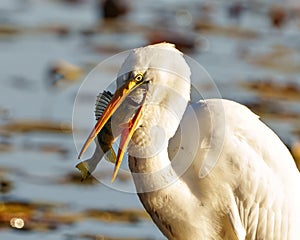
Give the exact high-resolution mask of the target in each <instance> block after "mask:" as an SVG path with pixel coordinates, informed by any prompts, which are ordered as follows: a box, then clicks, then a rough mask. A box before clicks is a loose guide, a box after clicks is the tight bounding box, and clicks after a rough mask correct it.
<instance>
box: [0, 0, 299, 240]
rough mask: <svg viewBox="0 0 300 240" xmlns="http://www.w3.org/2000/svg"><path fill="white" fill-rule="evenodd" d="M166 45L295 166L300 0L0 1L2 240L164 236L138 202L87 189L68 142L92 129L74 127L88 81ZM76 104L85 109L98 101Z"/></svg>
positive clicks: (95, 185) (89, 98) (89, 97)
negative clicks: (100, 69) (121, 60)
mask: <svg viewBox="0 0 300 240" xmlns="http://www.w3.org/2000/svg"><path fill="white" fill-rule="evenodd" d="M162 41H167V42H172V43H174V44H175V45H176V46H177V47H178V48H179V49H180V50H181V51H183V52H184V53H185V54H187V55H188V56H190V57H192V58H193V59H195V60H196V61H197V62H199V63H200V64H201V65H202V66H203V67H204V68H205V69H206V70H207V71H208V73H209V74H210V75H211V77H212V79H213V80H214V83H215V84H216V85H217V87H218V89H219V91H220V93H221V95H222V97H223V98H227V99H232V100H235V101H238V102H241V103H243V104H245V105H247V106H248V107H249V108H251V109H252V110H253V111H254V112H255V113H256V114H258V115H259V116H260V117H261V119H262V120H263V121H264V122H265V123H266V124H267V125H269V126H270V127H271V128H272V129H273V130H274V131H275V132H276V133H277V134H278V135H279V136H280V137H281V139H282V140H283V141H284V142H285V144H286V145H287V146H288V148H289V149H290V150H291V152H292V153H293V155H294V158H295V160H296V161H299V162H300V142H299V140H300V104H299V103H300V3H299V1H298V0H290V1H289V0H285V1H284V0H282V1H279V0H277V1H275V0H274V1H271V0H268V1H267V0H244V1H228V0H226V1H225V0H224V1H220V0H218V1H211V0H206V1H204V0H187V1H171V0H156V1H146V0H98V1H97V0H1V1H0V63H1V66H2V67H1V71H0V238H1V239H11V240H14V239H23V240H24V239H25V240H26V239H30V240H35V239H41V238H43V239H44V240H46V239H49V240H50V239H51V240H55V239H164V237H163V236H162V235H161V233H160V232H159V231H158V230H157V229H156V227H155V226H154V224H153V223H152V222H151V220H150V219H149V217H148V216H147V214H146V213H145V212H144V210H143V208H142V206H141V204H140V203H139V200H138V198H137V196H136V195H135V194H129V193H124V192H119V191H116V190H112V189H110V188H108V187H106V186H104V185H103V184H101V183H99V182H98V181H96V180H95V179H93V178H89V179H88V180H86V181H83V182H82V181H81V177H80V174H79V172H78V171H77V169H75V165H76V163H77V162H78V161H77V160H76V159H77V151H76V148H75V144H74V141H73V137H72V131H79V132H80V131H82V132H84V133H85V134H86V133H87V131H88V130H89V129H91V127H92V126H90V124H88V123H87V122H85V121H84V120H85V119H84V116H82V121H81V123H82V125H80V126H76V129H75V128H74V129H73V130H72V110H73V104H74V100H75V97H76V94H77V91H78V89H79V87H80V84H81V83H82V81H83V80H84V78H85V77H86V75H87V73H88V72H89V71H90V70H91V69H93V67H94V66H96V65H97V64H98V63H99V62H101V61H103V60H104V59H107V58H108V57H110V56H112V55H114V54H117V53H119V52H122V51H124V50H128V49H131V48H136V47H140V46H144V45H148V44H152V43H157V42H162ZM111 68H114V66H108V67H107V73H108V74H109V73H111V72H112V71H111ZM111 74H112V73H111ZM99 79H100V80H101V76H99ZM197 84H199V85H201V86H200V87H201V89H204V91H206V92H207V93H208V95H209V92H210V91H212V90H213V86H212V85H211V84H209V83H206V82H201V81H200V82H199V83H197ZM80 96H81V98H80V101H79V103H80V104H82V106H83V107H84V108H86V107H91V106H90V105H89V106H88V104H90V102H92V103H93V101H94V99H95V97H96V96H94V95H93V94H92V93H91V92H88V91H86V92H84V93H82V94H81V95H80ZM93 104H94V103H93ZM93 107H94V106H92V108H93ZM101 174H102V175H103V176H104V177H106V176H107V178H108V179H110V177H111V172H105V171H104V172H102V173H101ZM118 181H121V182H122V184H125V185H126V184H127V181H129V180H128V178H127V177H126V176H123V177H122V176H120V177H119V180H118Z"/></svg>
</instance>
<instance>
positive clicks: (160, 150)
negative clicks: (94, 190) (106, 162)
mask: <svg viewBox="0 0 300 240" xmlns="http://www.w3.org/2000/svg"><path fill="white" fill-rule="evenodd" d="M166 51H167V52H168V53H166ZM166 69H167V70H166ZM127 70H130V73H129V74H127V75H126V74H125V75H123V76H125V78H124V77H120V78H119V79H118V86H119V87H118V90H117V91H116V93H115V94H114V95H113V97H112V99H111V101H110V103H109V104H108V106H107V108H106V110H105V111H104V112H103V114H102V116H101V117H100V119H99V120H98V122H97V124H96V126H95V128H94V130H93V131H92V133H91V134H90V136H89V138H88V140H87V141H86V143H85V145H84V147H83V149H82V151H81V153H80V156H81V155H82V153H83V152H84V151H85V149H86V148H87V147H88V145H89V144H90V143H91V141H92V140H93V139H94V138H95V137H96V136H97V134H98V133H99V132H100V131H101V129H102V128H103V126H104V125H105V123H106V122H107V121H108V119H110V118H111V117H112V116H113V114H114V113H116V110H117V109H118V107H119V106H120V105H122V104H130V101H127V102H125V101H124V99H125V98H126V97H127V96H128V95H129V94H131V98H132V100H133V101H134V102H138V103H139V104H140V105H139V106H140V107H139V108H138V111H137V113H135V114H134V115H133V117H132V118H131V119H130V121H129V122H128V125H127V126H124V124H123V131H122V133H120V134H121V141H120V149H119V152H118V156H117V160H116V167H115V172H114V177H115V175H116V173H117V171H118V168H119V165H120V162H121V160H122V157H123V154H124V151H125V148H126V147H127V145H128V156H129V157H128V158H129V168H130V170H131V172H132V175H133V179H134V182H135V185H136V189H137V192H138V195H139V198H140V200H141V202H142V204H143V205H144V207H145V209H146V210H147V212H148V213H149V214H150V216H151V217H152V219H153V221H154V222H155V224H156V225H157V226H158V228H159V229H160V230H161V231H162V233H163V234H164V235H165V236H166V237H167V238H168V239H176V240H178V239H184V240H186V239H205V240H206V239H209V240H210V239H214V240H216V239H238V240H242V239H243V240H245V239H247V240H250V239H264V240H266V239H270V240H276V239H278V240H283V239H288V240H299V239H300V175H299V172H298V170H297V168H296V165H295V163H294V161H293V158H292V156H291V155H290V153H289V151H288V150H287V148H286V147H285V145H284V144H283V143H282V142H281V140H280V139H279V138H278V137H277V136H276V134H275V133H274V132H273V131H272V130H271V129H269V128H268V127H267V126H266V125H265V124H263V123H262V122H261V121H260V120H259V118H258V117H257V116H256V115H255V114H254V113H252V112H251V111H250V110H249V109H248V108H246V107H245V106H243V105H241V104H238V103H236V102H232V101H229V100H221V99H209V100H204V101H199V102H197V103H190V102H189V100H190V85H191V83H190V69H189V66H188V65H187V63H186V61H185V60H184V58H183V56H182V54H181V53H180V52H179V51H178V50H177V49H176V48H175V47H174V46H173V45H172V44H168V43H161V44H156V45H150V46H147V47H144V48H138V49H135V50H134V51H132V53H131V54H130V55H129V57H128V58H127V59H126V61H125V62H124V64H123V66H122V68H121V72H122V73H125V72H126V71H127ZM175 73H176V74H175ZM140 87H143V91H136V90H137V89H139V88H140ZM133 91H136V92H133ZM195 119H196V123H197V124H196V125H195V124H194V123H195ZM198 130H199V131H198ZM197 132H199V135H198V133H197ZM129 140H131V141H129ZM97 149H99V148H96V151H97ZM195 149H196V150H195ZM94 156H97V157H99V155H97V154H94ZM91 160H93V159H91ZM173 161H174V164H173ZM175 161H176V163H175ZM170 163H171V164H170ZM92 170H93V169H92ZM183 170H184V171H183Z"/></svg>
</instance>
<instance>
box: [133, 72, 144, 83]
mask: <svg viewBox="0 0 300 240" xmlns="http://www.w3.org/2000/svg"><path fill="white" fill-rule="evenodd" d="M134 79H135V81H136V82H141V81H142V80H143V74H141V73H139V74H137V75H136V76H135V78H134Z"/></svg>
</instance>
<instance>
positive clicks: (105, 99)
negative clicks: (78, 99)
mask: <svg viewBox="0 0 300 240" xmlns="http://www.w3.org/2000/svg"><path fill="white" fill-rule="evenodd" d="M112 96H113V94H112V93H111V92H109V91H103V93H99V95H98V96H97V100H96V104H95V117H96V120H98V119H99V118H100V117H101V116H102V114H103V112H104V111H105V109H106V107H107V105H108V104H109V102H110V100H111V99H112Z"/></svg>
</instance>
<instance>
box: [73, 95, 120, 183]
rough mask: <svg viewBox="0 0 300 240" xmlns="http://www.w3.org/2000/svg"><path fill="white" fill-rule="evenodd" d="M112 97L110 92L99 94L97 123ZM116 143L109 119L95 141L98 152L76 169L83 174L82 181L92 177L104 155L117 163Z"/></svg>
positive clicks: (96, 107)
mask: <svg viewBox="0 0 300 240" xmlns="http://www.w3.org/2000/svg"><path fill="white" fill-rule="evenodd" d="M112 96H113V94H112V93H111V92H110V91H103V92H102V93H99V94H98V96H97V100H96V104H95V111H94V112H95V118H96V121H98V119H99V118H100V117H101V116H102V114H103V112H104V111H105V109H106V107H107V105H108V104H109V102H110V101H111V99H112ZM114 141H115V137H114V135H113V133H112V126H111V119H109V120H108V121H107V123H106V124H105V125H104V127H103V129H102V130H101V131H100V133H99V134H98V135H97V138H96V140H95V143H96V151H95V153H94V155H93V156H92V157H91V158H90V159H87V160H85V161H83V162H80V163H78V164H77V165H76V168H78V169H79V170H80V172H81V176H82V180H84V179H86V178H87V177H89V176H90V175H91V173H92V172H93V171H94V170H95V168H96V167H97V165H98V163H99V162H100V160H101V159H102V157H103V155H104V158H105V159H106V160H108V161H110V162H112V163H115V162H116V153H115V151H114V149H113V147H112V146H113V143H114ZM101 150H102V151H101Z"/></svg>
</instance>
